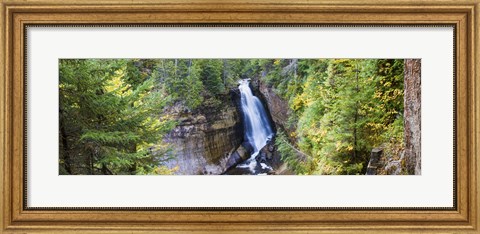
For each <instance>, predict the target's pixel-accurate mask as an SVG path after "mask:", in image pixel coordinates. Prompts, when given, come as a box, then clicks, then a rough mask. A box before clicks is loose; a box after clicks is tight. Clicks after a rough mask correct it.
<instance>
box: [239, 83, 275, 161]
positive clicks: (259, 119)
mask: <svg viewBox="0 0 480 234" xmlns="http://www.w3.org/2000/svg"><path fill="white" fill-rule="evenodd" d="M239 83H240V85H239V86H238V89H239V90H240V94H241V98H240V102H241V108H242V112H243V121H244V126H245V141H248V143H250V145H251V146H252V147H253V154H252V156H251V159H254V158H255V156H256V155H257V154H258V153H259V151H260V150H261V149H262V148H263V147H264V146H265V145H266V144H267V142H268V141H269V140H270V139H271V138H272V137H273V131H272V127H271V126H270V121H269V119H268V116H267V113H266V111H265V108H264V107H263V105H262V102H261V101H260V99H258V98H257V97H255V95H253V93H252V90H251V89H250V86H249V84H250V81H249V80H248V79H245V80H241V81H240V82H239Z"/></svg>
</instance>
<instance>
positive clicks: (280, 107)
mask: <svg viewBox="0 0 480 234" xmlns="http://www.w3.org/2000/svg"><path fill="white" fill-rule="evenodd" d="M256 85H257V87H256V88H257V89H258V91H259V92H260V96H261V97H262V99H264V100H265V102H266V104H267V108H268V110H269V111H270V116H271V117H272V120H273V122H274V123H275V127H277V128H281V129H283V130H285V131H287V132H293V131H294V129H289V128H288V126H286V125H285V123H287V120H288V116H289V114H290V113H289V111H290V108H289V107H288V102H287V101H286V100H284V99H282V98H281V97H280V96H278V95H277V94H276V93H275V92H274V91H273V89H272V88H271V87H269V86H268V85H267V84H265V83H263V82H257V83H256Z"/></svg>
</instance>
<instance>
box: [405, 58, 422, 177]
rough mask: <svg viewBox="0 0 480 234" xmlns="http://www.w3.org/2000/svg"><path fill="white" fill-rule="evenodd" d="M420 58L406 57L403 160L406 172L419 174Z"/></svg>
mask: <svg viewBox="0 0 480 234" xmlns="http://www.w3.org/2000/svg"><path fill="white" fill-rule="evenodd" d="M420 68H421V66H420V59H406V60H405V73H404V79H405V83H404V90H405V91H404V127H405V129H404V132H405V160H406V167H407V172H408V174H415V175H420V174H421V154H420V153H421V151H420V143H421V142H420V140H421V139H420V136H421V131H420V129H421V122H420V121H421V116H420V114H421V113H420V104H421V96H420V94H421V89H420V84H421V82H420V75H421V69H420Z"/></svg>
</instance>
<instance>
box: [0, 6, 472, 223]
mask: <svg viewBox="0 0 480 234" xmlns="http://www.w3.org/2000/svg"><path fill="white" fill-rule="evenodd" d="M112 2H113V3H116V4H117V5H113V6H108V5H96V4H95V2H94V1H91V0H90V1H89V0H77V1H75V2H74V3H69V4H65V3H62V4H58V3H57V2H54V1H52V0H46V1H42V0H38V1H37V0H33V1H29V2H21V1H4V2H2V4H1V14H2V15H1V23H2V34H1V39H2V47H1V51H2V52H4V53H1V54H2V55H4V56H2V57H1V58H0V65H1V67H2V69H4V70H3V73H2V74H1V77H2V78H4V79H2V81H3V82H2V84H1V85H0V93H1V97H0V100H1V102H0V103H2V104H3V105H2V106H1V108H2V109H1V111H0V119H2V122H1V125H0V130H1V131H2V137H1V138H0V143H1V145H2V147H0V150H1V153H2V156H3V158H2V160H1V161H0V168H1V170H2V171H1V172H2V173H0V179H1V180H2V182H3V186H1V187H0V193H1V194H2V198H1V201H0V202H1V203H0V207H1V208H2V211H1V214H2V215H1V216H2V218H1V227H2V230H3V231H42V230H43V231H46V230H49V231H53V230H57V231H60V230H61V231H66V230H70V231H72V230H73V229H77V230H83V231H87V230H89V231H115V230H123V231H147V230H156V231H189V230H197V231H198V230H200V231H204V232H207V231H215V230H217V231H218V230H245V231H248V230H250V231H252V230H255V231H260V230H261V231H286V232H292V231H303V232H311V231H322V230H323V231H329V230H330V231H331V230H333V229H337V230H342V231H349V230H350V231H351V230H355V229H357V230H370V231H374V230H377V231H382V230H383V231H384V230H397V231H398V230H404V231H405V230H410V231H412V230H430V231H439V230H450V231H453V230H455V231H457V230H463V231H470V232H478V227H479V222H480V221H479V216H478V210H479V204H478V200H479V198H478V193H477V189H478V186H479V181H478V169H479V160H478V152H477V151H478V149H477V148H476V147H477V145H479V143H480V140H479V137H478V134H479V129H478V124H479V111H478V107H479V106H480V101H479V100H478V98H477V95H478V93H479V91H480V87H479V84H478V82H477V79H478V78H479V77H478V72H477V70H478V67H479V60H478V58H479V51H478V48H477V47H478V45H479V43H478V42H479V35H478V31H477V30H476V29H478V28H479V27H478V22H479V1H478V0H474V1H462V2H459V1H441V2H437V1H424V2H422V7H420V6H418V5H417V6H416V5H411V4H407V3H408V2H406V1H397V2H396V3H392V4H390V3H389V4H385V3H380V2H381V1H377V0H369V1H357V0H355V1H348V2H347V1H344V2H342V3H340V4H335V3H330V2H328V1H323V0H319V1H308V2H307V1H297V0H295V1H293V2H286V1H280V2H279V3H273V2H269V3H262V4H259V3H256V2H253V1H243V2H236V1H228V2H227V3H220V2H216V3H212V2H209V1H176V2H162V3H158V2H153V1H141V2H140V3H139V4H135V5H129V4H123V3H128V2H126V1H125V2H122V1H108V0H107V1H105V0H102V1H101V2H100V3H112ZM97 4H98V2H97ZM66 13H68V15H67V14H66ZM278 15H283V16H288V17H289V20H286V19H285V18H286V17H276V16H278ZM335 16H337V17H338V16H342V17H341V18H333V17H335ZM279 19H280V20H279ZM332 19H333V20H332ZM286 21H288V22H307V23H308V22H310V23H327V24H328V23H335V22H337V23H342V22H343V23H348V22H350V23H351V22H355V23H358V24H362V23H363V24H366V23H370V24H371V23H372V22H373V23H375V24H379V25H381V24H388V23H390V24H437V23H447V24H454V25H455V26H456V29H457V30H456V43H457V52H456V55H457V56H456V62H457V63H456V64H457V67H456V74H457V79H458V80H457V87H456V93H457V99H458V103H456V105H457V106H456V107H457V139H458V142H459V145H457V159H458V164H457V165H456V166H457V185H458V190H457V191H456V192H457V199H458V206H457V209H456V210H455V211H388V210H380V211H368V210H367V211H362V210H360V211H242V212H235V211H108V210H106V211H95V212H92V211H71V210H67V211H62V210H60V211H48V210H47V211H45V210H43V211H42V210H40V211H38V210H26V209H24V207H23V198H22V195H23V185H22V182H23V170H22V168H23V157H22V155H23V150H24V148H23V147H22V146H23V139H24V135H23V134H24V132H23V131H22V124H23V117H24V113H23V105H24V96H23V95H24V92H23V89H24V87H23V85H24V84H23V73H24V67H23V65H24V57H23V54H24V53H23V49H24V47H23V45H24V41H23V38H24V37H23V28H24V27H23V26H24V25H26V24H32V23H33V24H34V23H46V24H49V23H63V24H65V23H66V24H68V23H77V24H79V23H87V24H88V23H94V24H98V23H106V24H108V23H118V24H124V23H139V22H153V23H178V22H183V23H255V22H256V23H262V22H263V23H265V22H270V23H285V22H286ZM476 69H477V70H476ZM458 136H460V137H458ZM347 222H348V225H347Z"/></svg>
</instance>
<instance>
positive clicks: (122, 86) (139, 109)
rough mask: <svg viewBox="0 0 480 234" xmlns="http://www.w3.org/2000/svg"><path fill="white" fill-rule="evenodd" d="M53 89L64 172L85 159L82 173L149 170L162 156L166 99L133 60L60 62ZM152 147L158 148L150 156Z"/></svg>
mask: <svg viewBox="0 0 480 234" xmlns="http://www.w3.org/2000/svg"><path fill="white" fill-rule="evenodd" d="M59 90H60V139H61V141H60V143H61V152H62V153H61V158H60V163H61V166H62V167H63V169H65V170H64V173H65V172H66V173H68V174H71V173H78V172H73V171H72V167H73V165H74V164H75V163H77V162H79V161H89V164H90V165H84V167H85V168H84V170H83V172H82V173H86V174H136V173H137V171H139V170H141V171H144V172H152V171H154V170H155V168H156V167H157V166H159V165H160V164H161V162H162V161H163V160H166V158H165V155H167V152H168V151H169V148H168V146H166V145H162V144H161V139H162V136H163V135H164V134H165V133H167V132H168V131H170V130H171V129H172V128H173V127H174V126H175V123H174V122H173V121H172V120H171V119H170V118H169V117H168V116H163V117H162V116H161V115H160V110H161V109H162V108H163V107H164V106H165V104H166V103H167V102H168V100H169V98H168V97H166V96H165V93H164V91H163V87H161V86H159V85H158V84H156V82H155V80H154V78H153V77H151V76H148V75H146V74H143V75H142V73H141V72H140V70H139V69H138V68H137V67H135V64H134V63H132V62H130V61H127V60H95V59H89V60H61V61H60V85H59ZM154 145H157V146H162V147H157V149H156V151H155V152H156V153H155V154H154V153H153V152H152V151H151V149H150V148H151V147H153V146H154ZM77 164H78V163H77ZM63 169H62V170H63Z"/></svg>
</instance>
